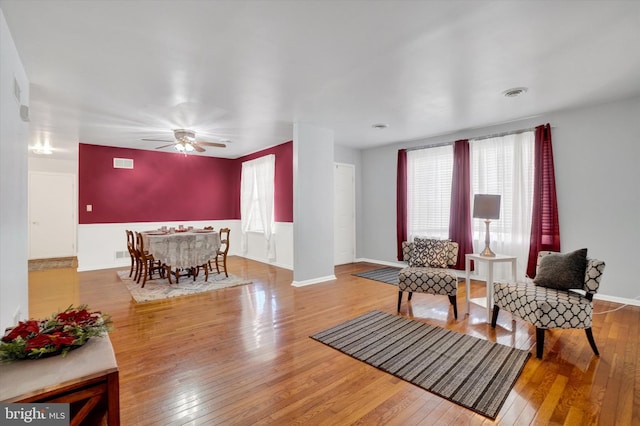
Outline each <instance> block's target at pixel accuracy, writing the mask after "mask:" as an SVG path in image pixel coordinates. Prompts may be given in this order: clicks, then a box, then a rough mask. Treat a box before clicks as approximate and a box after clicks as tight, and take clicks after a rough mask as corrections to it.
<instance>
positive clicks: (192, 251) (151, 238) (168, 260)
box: [143, 231, 220, 268]
mask: <svg viewBox="0 0 640 426" xmlns="http://www.w3.org/2000/svg"><path fill="white" fill-rule="evenodd" d="M143 239H144V245H145V249H146V250H147V251H149V253H150V254H152V255H153V257H154V258H155V259H156V260H159V261H160V262H162V263H164V264H166V265H167V266H171V267H172V268H191V267H194V266H199V265H204V264H205V263H207V262H208V261H209V260H210V259H213V258H214V257H215V254H216V252H217V251H218V249H219V248H220V235H219V234H218V233H217V232H214V231H211V232H206V233H205V232H176V233H174V234H165V235H150V234H143Z"/></svg>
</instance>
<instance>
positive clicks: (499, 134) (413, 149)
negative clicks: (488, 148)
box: [405, 127, 536, 151]
mask: <svg viewBox="0 0 640 426" xmlns="http://www.w3.org/2000/svg"><path fill="white" fill-rule="evenodd" d="M535 129H536V128H535V127H529V128H527V129H520V130H512V131H509V132H502V133H494V134H491V135H487V136H480V137H477V138H469V140H473V141H481V140H484V139H491V138H501V137H504V136H508V135H518V134H520V133H524V132H532V131H534V130H535ZM447 145H453V142H440V143H435V144H433V145H421V146H414V147H411V148H405V149H406V151H415V150H417V149H426V148H438V147H440V146H447Z"/></svg>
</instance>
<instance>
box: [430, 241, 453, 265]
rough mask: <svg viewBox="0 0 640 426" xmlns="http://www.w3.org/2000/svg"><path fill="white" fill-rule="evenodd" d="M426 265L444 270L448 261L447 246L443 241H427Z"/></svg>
mask: <svg viewBox="0 0 640 426" xmlns="http://www.w3.org/2000/svg"><path fill="white" fill-rule="evenodd" d="M426 254H427V263H428V264H429V266H430V267H432V268H446V267H448V266H449V265H447V260H448V259H449V244H448V241H445V240H427V243H426Z"/></svg>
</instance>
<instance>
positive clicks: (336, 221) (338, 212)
mask: <svg viewBox="0 0 640 426" xmlns="http://www.w3.org/2000/svg"><path fill="white" fill-rule="evenodd" d="M333 185H334V196H333V197H334V199H333V253H334V265H342V264H345V263H353V262H354V260H355V255H356V243H355V240H356V214H355V213H356V201H355V200H356V197H355V166H354V165H353V164H339V163H336V164H335V170H334V176H333Z"/></svg>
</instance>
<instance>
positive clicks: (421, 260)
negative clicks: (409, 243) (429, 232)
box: [409, 237, 429, 267]
mask: <svg viewBox="0 0 640 426" xmlns="http://www.w3.org/2000/svg"><path fill="white" fill-rule="evenodd" d="M427 241H428V240H427V239H426V238H419V237H416V238H414V239H413V250H412V251H411V257H410V258H409V266H412V267H424V266H429V264H428V263H427V251H426V250H427Z"/></svg>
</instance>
